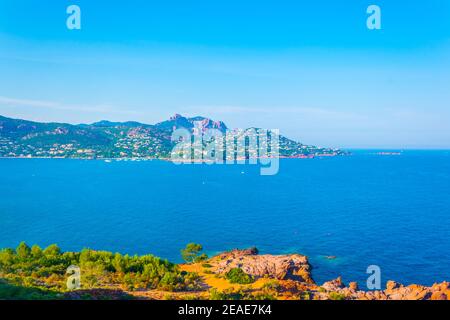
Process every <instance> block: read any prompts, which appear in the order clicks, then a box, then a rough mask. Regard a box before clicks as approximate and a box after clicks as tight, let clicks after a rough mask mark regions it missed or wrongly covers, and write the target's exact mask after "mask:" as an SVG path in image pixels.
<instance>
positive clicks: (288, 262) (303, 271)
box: [210, 248, 314, 283]
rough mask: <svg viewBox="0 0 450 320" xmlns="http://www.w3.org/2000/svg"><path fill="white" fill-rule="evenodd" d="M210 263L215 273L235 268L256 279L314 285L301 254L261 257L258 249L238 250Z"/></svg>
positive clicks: (305, 259) (215, 258)
mask: <svg viewBox="0 0 450 320" xmlns="http://www.w3.org/2000/svg"><path fill="white" fill-rule="evenodd" d="M210 262H211V263H212V264H213V266H214V270H215V272H216V273H219V274H225V273H227V272H228V271H229V270H230V269H233V268H241V269H242V270H243V271H244V272H245V273H247V274H249V275H251V276H253V277H255V278H261V277H269V278H274V279H279V280H288V279H290V280H296V281H299V282H306V283H314V282H313V280H312V277H311V273H310V270H311V266H310V265H309V262H308V258H307V257H306V256H303V255H300V254H289V255H259V254H258V250H257V249H256V248H251V249H246V250H237V249H236V250H232V251H229V252H225V253H222V254H220V255H218V256H216V257H214V258H212V259H211V261H210Z"/></svg>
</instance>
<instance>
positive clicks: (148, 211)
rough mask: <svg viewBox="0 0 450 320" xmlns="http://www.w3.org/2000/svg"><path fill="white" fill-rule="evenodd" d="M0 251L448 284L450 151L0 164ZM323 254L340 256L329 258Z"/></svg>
mask: <svg viewBox="0 0 450 320" xmlns="http://www.w3.org/2000/svg"><path fill="white" fill-rule="evenodd" d="M0 177H1V183H0V247H15V246H17V244H18V243H19V242H20V241H26V242H27V243H28V244H39V245H40V246H42V247H44V246H47V245H49V244H52V243H57V244H59V245H60V247H61V248H62V249H63V250H80V249H82V248H85V247H89V248H93V249H98V250H110V251H118V252H122V253H129V254H146V253H152V254H155V255H157V256H160V257H163V258H167V259H169V260H171V261H174V262H180V261H181V257H180V253H179V252H180V249H181V248H182V247H184V246H185V245H186V244H187V243H188V242H197V243H201V244H203V246H204V249H205V251H206V252H207V253H208V254H214V253H217V252H221V251H224V250H229V249H232V248H246V247H250V246H256V247H257V248H259V249H260V251H261V252H262V253H270V254H284V253H301V254H305V255H308V256H309V258H310V262H311V264H312V265H313V277H314V279H315V280H316V282H319V283H322V282H324V281H327V280H330V279H332V278H336V277H337V276H339V275H341V276H342V277H343V279H344V281H358V282H360V284H361V285H364V284H365V283H366V279H367V277H368V275H367V274H366V269H367V267H368V266H369V265H378V266H379V267H380V268H381V272H382V273H381V275H382V282H383V283H384V282H385V281H387V280H389V279H393V280H396V281H399V282H402V283H405V284H410V283H420V284H425V285H431V284H433V283H434V282H440V281H444V280H450V258H449V257H450V152H449V151H406V152H404V153H402V155H399V156H394V155H392V156H381V155H377V154H375V152H374V151H363V150H359V151H355V152H354V153H353V154H352V155H351V156H345V157H334V158H316V159H282V160H281V163H280V171H279V173H278V174H277V175H275V176H261V175H260V168H259V167H258V166H251V165H198V164H196V165H174V164H173V163H171V162H165V161H141V162H137V161H113V162H111V163H107V162H105V161H100V160H69V159H0ZM327 256H336V258H335V259H331V260H330V259H327V258H326V257H327Z"/></svg>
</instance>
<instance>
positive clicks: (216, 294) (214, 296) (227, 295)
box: [209, 289, 244, 300]
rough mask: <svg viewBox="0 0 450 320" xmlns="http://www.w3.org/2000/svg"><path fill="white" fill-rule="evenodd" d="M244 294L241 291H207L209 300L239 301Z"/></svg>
mask: <svg viewBox="0 0 450 320" xmlns="http://www.w3.org/2000/svg"><path fill="white" fill-rule="evenodd" d="M243 296H244V294H243V293H242V291H232V290H225V291H222V292H220V291H218V290H216V289H211V290H210V291H209V300H241V299H242V298H243Z"/></svg>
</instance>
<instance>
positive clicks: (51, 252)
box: [44, 244, 61, 258]
mask: <svg viewBox="0 0 450 320" xmlns="http://www.w3.org/2000/svg"><path fill="white" fill-rule="evenodd" d="M60 254H61V249H60V248H59V247H58V246H57V245H56V244H51V245H49V246H48V247H47V248H45V249H44V255H45V256H47V257H53V258H56V257H57V256H59V255H60Z"/></svg>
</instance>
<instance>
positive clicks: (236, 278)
mask: <svg viewBox="0 0 450 320" xmlns="http://www.w3.org/2000/svg"><path fill="white" fill-rule="evenodd" d="M225 277H226V279H228V280H229V281H230V283H237V284H249V283H253V282H254V279H253V277H251V276H249V275H248V274H246V273H245V272H244V271H243V270H242V269H241V268H233V269H230V271H228V272H227V273H226V275H225Z"/></svg>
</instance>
